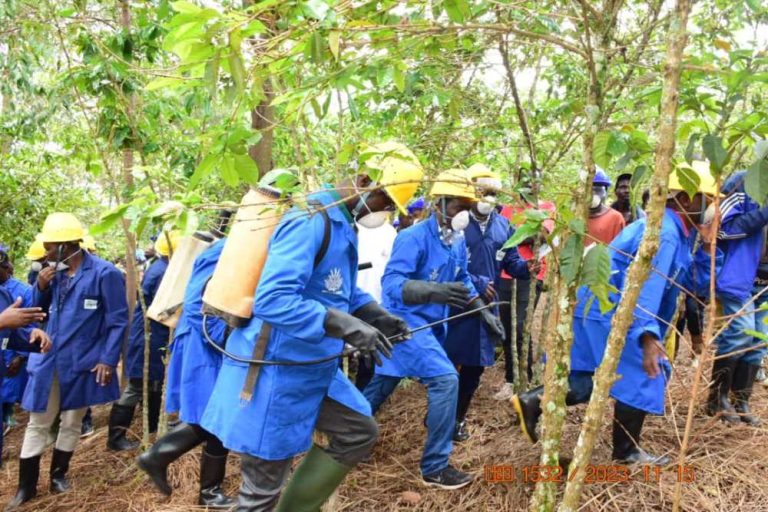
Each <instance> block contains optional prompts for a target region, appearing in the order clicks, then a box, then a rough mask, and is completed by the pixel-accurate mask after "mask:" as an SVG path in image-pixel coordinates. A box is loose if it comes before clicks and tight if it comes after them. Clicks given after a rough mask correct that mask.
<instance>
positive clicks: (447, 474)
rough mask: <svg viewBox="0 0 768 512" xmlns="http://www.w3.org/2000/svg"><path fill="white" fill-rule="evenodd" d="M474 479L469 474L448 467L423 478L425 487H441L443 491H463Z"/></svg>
mask: <svg viewBox="0 0 768 512" xmlns="http://www.w3.org/2000/svg"><path fill="white" fill-rule="evenodd" d="M473 479H474V477H473V476H472V475H470V474H469V473H464V472H463V471H459V470H458V469H456V468H454V467H453V466H446V467H445V468H444V469H441V470H440V471H438V472H436V473H432V474H431V475H424V476H423V477H422V480H423V481H424V485H426V486H427V487H439V488H441V489H461V488H462V487H464V486H465V485H468V484H469V483H470V482H472V480H473Z"/></svg>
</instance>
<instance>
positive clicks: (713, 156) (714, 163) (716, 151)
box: [701, 135, 728, 178]
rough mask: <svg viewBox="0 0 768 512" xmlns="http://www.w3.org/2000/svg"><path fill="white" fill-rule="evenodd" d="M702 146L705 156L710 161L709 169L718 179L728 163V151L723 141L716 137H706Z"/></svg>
mask: <svg viewBox="0 0 768 512" xmlns="http://www.w3.org/2000/svg"><path fill="white" fill-rule="evenodd" d="M701 145H702V149H703V150H704V155H705V156H706V157H707V160H709V169H710V171H712V176H714V177H715V178H717V177H718V176H720V174H721V173H722V172H723V168H724V167H725V165H726V164H727V163H728V151H726V149H725V148H724V147H723V139H722V137H718V136H716V135H705V136H704V139H703V140H702V143H701Z"/></svg>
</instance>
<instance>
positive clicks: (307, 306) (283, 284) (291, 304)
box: [253, 212, 333, 342]
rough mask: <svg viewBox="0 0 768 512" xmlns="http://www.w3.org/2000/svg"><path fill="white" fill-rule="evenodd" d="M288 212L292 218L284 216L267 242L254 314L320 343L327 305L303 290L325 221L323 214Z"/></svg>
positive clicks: (296, 335)
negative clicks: (266, 251) (267, 250)
mask: <svg viewBox="0 0 768 512" xmlns="http://www.w3.org/2000/svg"><path fill="white" fill-rule="evenodd" d="M288 215H291V216H292V218H286V217H287V215H286V217H284V221H283V222H282V223H281V224H280V226H278V228H277V229H276V230H275V232H274V234H273V235H272V239H271V241H270V243H269V253H268V256H267V261H266V263H265V264H264V270H263V271H262V273H261V279H260V281H259V286H258V287H257V289H256V297H255V300H254V302H253V315H254V316H256V317H258V318H260V319H261V320H263V321H264V322H267V323H268V324H270V325H272V327H274V328H276V329H280V330H281V331H283V332H285V333H286V334H287V335H289V336H295V337H297V338H301V339H303V340H306V341H310V342H320V341H322V340H323V338H324V337H325V328H324V327H323V325H324V324H325V316H326V308H325V306H323V305H322V304H321V303H320V302H318V301H316V300H313V299H310V298H307V297H305V296H304V290H305V289H306V287H307V285H308V284H309V281H310V279H311V278H312V273H313V272H314V259H315V254H317V252H318V251H319V250H320V245H321V244H322V239H323V233H324V231H325V220H324V218H323V216H322V215H312V216H308V215H306V213H304V212H301V213H299V212H292V213H289V214H288ZM332 245H333V244H332V243H331V247H329V252H330V251H331V250H332Z"/></svg>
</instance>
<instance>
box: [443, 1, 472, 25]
mask: <svg viewBox="0 0 768 512" xmlns="http://www.w3.org/2000/svg"><path fill="white" fill-rule="evenodd" d="M443 8H444V9H445V13H446V14H447V15H448V19H449V20H451V21H452V22H454V23H463V22H464V21H465V20H466V19H467V18H469V17H470V16H471V15H472V11H471V9H470V8H469V2H467V0H445V1H444V2H443Z"/></svg>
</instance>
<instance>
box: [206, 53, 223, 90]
mask: <svg viewBox="0 0 768 512" xmlns="http://www.w3.org/2000/svg"><path fill="white" fill-rule="evenodd" d="M220 64H221V52H220V51H218V50H217V51H216V53H215V54H214V56H213V58H212V59H211V60H209V61H208V62H206V63H205V85H206V87H207V88H208V94H210V95H211V97H215V96H216V89H217V86H218V83H219V66H220Z"/></svg>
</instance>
